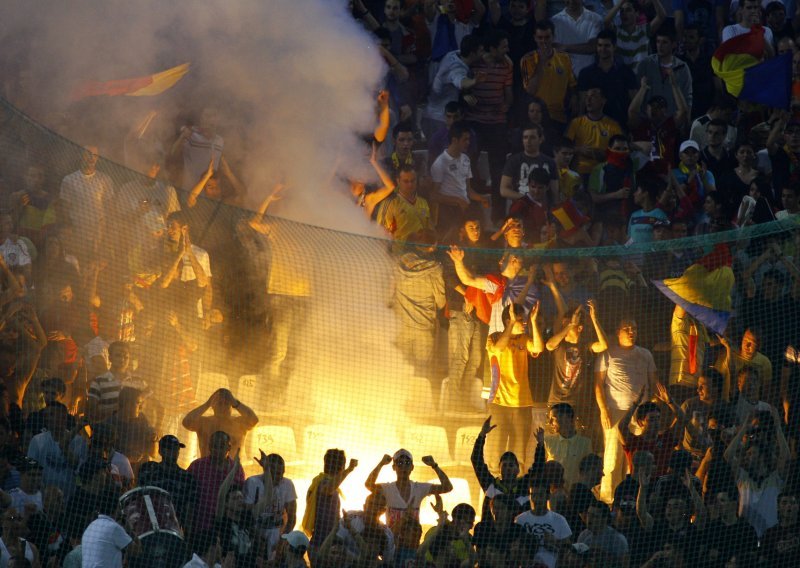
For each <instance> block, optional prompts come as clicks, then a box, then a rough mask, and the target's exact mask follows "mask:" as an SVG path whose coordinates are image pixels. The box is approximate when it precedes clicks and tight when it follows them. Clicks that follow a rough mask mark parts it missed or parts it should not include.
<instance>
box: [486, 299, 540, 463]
mask: <svg viewBox="0 0 800 568" xmlns="http://www.w3.org/2000/svg"><path fill="white" fill-rule="evenodd" d="M538 313H539V302H537V303H536V304H534V306H533V308H532V309H531V313H530V316H529V318H527V319H528V322H527V327H528V330H529V331H528V333H526V329H525V328H526V321H525V320H526V317H525V309H524V308H523V307H522V306H520V305H519V304H509V305H508V306H506V307H505V308H504V309H503V313H502V320H503V325H504V329H503V331H502V332H494V333H492V334H491V335H489V338H488V339H487V341H486V350H487V352H488V355H489V359H490V360H491V365H492V386H491V390H490V392H489V405H490V406H489V407H490V409H491V410H490V413H491V414H492V415H494V416H495V419H496V420H497V427H498V432H497V434H498V435H497V436H495V438H494V444H493V449H494V455H496V456H499V455H501V454H502V453H503V452H505V451H506V450H509V451H512V452H514V453H515V454H516V455H517V456H523V455H525V446H526V444H527V442H528V438H529V436H530V432H531V425H532V415H531V410H530V409H531V407H532V406H533V394H532V393H531V388H530V384H529V381H528V364H529V358H530V357H538V356H539V355H540V354H541V353H542V351H543V350H544V345H543V343H542V337H541V333H540V331H539V323H538V321H537V316H538Z"/></svg>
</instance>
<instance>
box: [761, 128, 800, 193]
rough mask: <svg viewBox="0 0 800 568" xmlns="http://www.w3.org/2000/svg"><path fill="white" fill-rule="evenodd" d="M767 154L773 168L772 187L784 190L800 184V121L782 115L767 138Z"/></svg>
mask: <svg viewBox="0 0 800 568" xmlns="http://www.w3.org/2000/svg"><path fill="white" fill-rule="evenodd" d="M766 146H767V152H768V154H769V160H770V164H771V166H772V186H773V187H774V188H776V189H780V190H782V189H783V188H784V187H789V186H790V185H792V184H795V185H796V184H797V183H798V182H800V170H799V169H798V168H797V167H796V166H795V165H794V164H795V163H796V162H797V160H798V159H800V120H798V119H797V118H794V117H788V116H784V115H780V116H779V119H778V120H776V121H775V122H774V124H773V126H772V129H771V130H770V133H769V137H768V138H767V144H766Z"/></svg>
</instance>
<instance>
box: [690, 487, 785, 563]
mask: <svg viewBox="0 0 800 568" xmlns="http://www.w3.org/2000/svg"><path fill="white" fill-rule="evenodd" d="M706 499H707V500H708V497H707V498H706ZM712 499H713V500H714V501H716V506H717V509H718V510H719V518H718V519H716V520H714V521H712V522H710V523H709V525H708V527H707V528H706V531H705V538H704V541H705V544H706V547H707V549H706V554H707V555H708V560H709V561H710V562H711V563H712V564H713V565H716V566H720V565H726V564H727V563H728V562H729V561H730V559H731V557H733V556H735V557H736V563H737V565H741V566H754V565H755V562H756V558H755V556H756V554H757V552H758V539H757V537H756V531H755V530H753V527H751V526H750V523H748V522H747V520H746V519H742V518H739V516H738V515H737V510H738V507H739V493H738V492H737V491H736V488H735V487H731V489H725V490H722V491H718V492H717V494H716V495H714V496H713V497H712ZM778 507H779V511H780V504H779V505H778ZM779 516H780V513H779ZM770 530H772V529H770ZM767 534H769V531H768V532H767ZM775 565H777V566H779V565H780V562H775Z"/></svg>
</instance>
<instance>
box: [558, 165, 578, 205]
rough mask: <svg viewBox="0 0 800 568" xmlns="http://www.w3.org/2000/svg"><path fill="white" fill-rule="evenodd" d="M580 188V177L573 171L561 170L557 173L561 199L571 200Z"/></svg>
mask: <svg viewBox="0 0 800 568" xmlns="http://www.w3.org/2000/svg"><path fill="white" fill-rule="evenodd" d="M580 187H581V175H580V174H579V173H578V172H576V171H575V170H571V169H569V168H561V169H560V170H559V171H558V190H559V191H560V192H561V199H562V200H564V199H572V198H573V197H575V194H576V193H577V192H578V189H579V188H580Z"/></svg>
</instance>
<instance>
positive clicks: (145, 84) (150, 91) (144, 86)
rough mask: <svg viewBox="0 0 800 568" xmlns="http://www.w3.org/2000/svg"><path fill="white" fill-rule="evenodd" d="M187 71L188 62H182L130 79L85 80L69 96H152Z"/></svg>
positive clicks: (166, 87)
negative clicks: (158, 71)
mask: <svg viewBox="0 0 800 568" xmlns="http://www.w3.org/2000/svg"><path fill="white" fill-rule="evenodd" d="M188 71H189V64H188V63H183V64H182V65H178V66H176V67H172V68H171V69H167V70H166V71H161V72H160V73H155V74H154V75H147V76H145V77H134V78H132V79H115V80H113V81H86V82H84V83H81V84H80V85H78V86H77V87H75V88H74V89H73V90H72V94H71V96H70V98H71V99H72V100H73V101H79V100H81V99H85V98H87V97H99V96H107V97H117V96H119V95H125V96H126V97H152V96H155V95H160V94H161V93H163V92H164V91H166V90H167V89H170V88H172V86H173V85H175V83H177V82H178V81H180V80H181V78H183V76H184V75H186V73H187V72H188Z"/></svg>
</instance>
